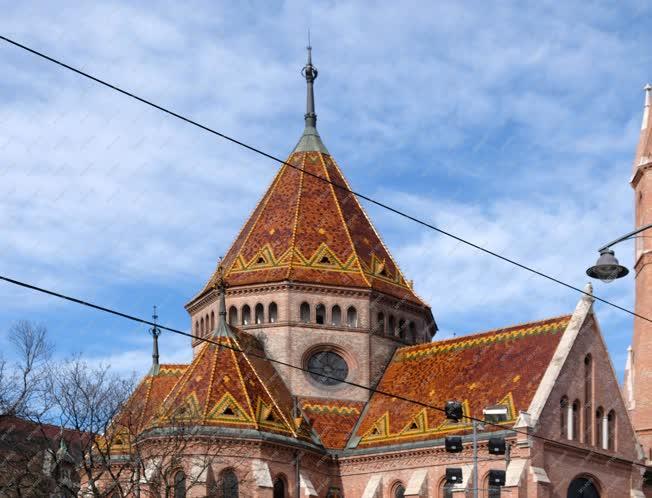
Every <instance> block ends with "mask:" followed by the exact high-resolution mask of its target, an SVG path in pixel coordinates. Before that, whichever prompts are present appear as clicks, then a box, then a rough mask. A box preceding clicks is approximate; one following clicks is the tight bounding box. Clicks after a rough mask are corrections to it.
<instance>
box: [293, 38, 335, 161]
mask: <svg viewBox="0 0 652 498" xmlns="http://www.w3.org/2000/svg"><path fill="white" fill-rule="evenodd" d="M306 48H307V50H308V62H306V65H305V66H303V69H302V70H301V74H302V76H303V77H304V78H305V79H306V85H307V90H306V114H305V116H304V118H305V121H306V127H305V129H304V130H303V135H302V136H301V139H300V140H299V143H298V144H297V146H296V147H295V148H294V152H321V153H323V154H328V150H327V149H326V147H325V146H324V144H323V143H322V141H321V138H320V137H319V133H317V114H316V113H315V92H314V83H315V80H316V79H317V75H318V74H319V71H317V68H316V67H315V66H313V65H312V47H311V46H310V33H309V34H308V46H307V47H306Z"/></svg>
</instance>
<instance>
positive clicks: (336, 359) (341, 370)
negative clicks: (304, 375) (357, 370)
mask: <svg viewBox="0 0 652 498" xmlns="http://www.w3.org/2000/svg"><path fill="white" fill-rule="evenodd" d="M308 370H310V375H311V376H312V378H313V379H315V380H316V381H317V382H319V383H321V384H324V385H326V386H334V385H335V384H339V383H340V382H342V381H343V380H346V376H347V375H348V374H349V366H348V365H347V364H346V361H345V360H344V358H342V357H341V356H340V355H339V354H337V353H334V352H333V351H319V352H318V353H315V354H313V355H312V356H311V357H310V359H309V360H308Z"/></svg>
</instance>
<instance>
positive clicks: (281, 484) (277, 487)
mask: <svg viewBox="0 0 652 498" xmlns="http://www.w3.org/2000/svg"><path fill="white" fill-rule="evenodd" d="M285 489H286V485H285V478H284V477H283V476H276V479H274V492H273V498H286V496H285Z"/></svg>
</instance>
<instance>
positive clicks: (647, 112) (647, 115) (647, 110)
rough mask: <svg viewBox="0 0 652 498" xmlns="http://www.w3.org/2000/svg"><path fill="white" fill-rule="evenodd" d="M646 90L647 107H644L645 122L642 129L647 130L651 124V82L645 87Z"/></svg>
mask: <svg viewBox="0 0 652 498" xmlns="http://www.w3.org/2000/svg"><path fill="white" fill-rule="evenodd" d="M643 90H644V91H645V108H644V109H643V122H642V123H641V130H645V129H646V128H647V127H648V125H649V124H650V122H649V121H650V107H651V106H652V85H650V84H649V83H648V84H647V85H645V86H644V87H643Z"/></svg>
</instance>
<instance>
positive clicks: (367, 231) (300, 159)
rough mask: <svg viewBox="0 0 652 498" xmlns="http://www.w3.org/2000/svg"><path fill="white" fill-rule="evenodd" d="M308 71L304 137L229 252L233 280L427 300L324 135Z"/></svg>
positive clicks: (210, 283) (226, 263) (313, 73)
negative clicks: (385, 239)
mask: <svg viewBox="0 0 652 498" xmlns="http://www.w3.org/2000/svg"><path fill="white" fill-rule="evenodd" d="M304 76H306V81H307V83H308V99H307V101H308V106H307V112H306V115H305V119H306V123H305V129H304V133H303V136H302V137H301V139H300V140H299V143H298V144H297V146H296V148H295V150H294V151H293V152H292V154H290V157H289V158H288V159H287V161H286V164H284V165H283V166H282V167H281V168H280V170H279V171H278V173H277V175H276V177H275V178H274V180H273V181H272V184H271V186H270V187H269V188H268V190H267V192H266V193H265V195H263V197H262V199H261V200H260V202H259V203H258V205H257V206H256V208H255V209H254V211H253V213H252V214H251V216H250V217H249V219H248V220H247V222H246V223H245V224H244V226H243V228H242V230H241V231H240V233H239V234H238V236H237V238H236V240H235V242H234V243H233V245H232V246H231V248H230V249H229V250H228V252H227V253H226V256H225V258H224V261H223V263H222V264H223V265H224V267H225V269H226V275H225V277H226V281H227V283H228V284H229V285H230V286H239V285H249V284H261V283H271V282H280V281H294V282H305V283H311V284H321V285H336V286H345V287H359V288H364V289H374V290H377V291H379V292H383V293H385V294H388V295H391V296H393V297H396V298H398V299H401V300H403V299H405V300H407V301H410V302H413V303H416V304H419V305H423V302H422V301H421V299H419V298H418V297H417V296H416V295H415V293H414V291H413V290H412V288H411V284H409V283H408V282H407V281H406V279H405V278H404V276H403V274H402V273H401V271H400V270H399V268H398V265H397V264H396V262H395V261H394V259H393V258H392V256H391V255H390V254H389V250H388V249H387V247H386V246H385V244H384V243H383V241H382V239H381V238H380V236H379V235H378V232H377V231H376V230H375V228H374V227H373V225H372V223H371V221H370V220H369V217H368V216H367V214H366V213H365V211H364V210H363V208H362V206H361V205H360V203H359V202H358V199H357V198H356V196H355V195H353V194H352V193H351V192H350V190H351V189H350V187H349V184H348V183H347V181H346V179H345V178H344V175H343V174H342V171H341V170H340V168H339V167H338V165H337V164H336V162H335V160H334V159H333V158H332V157H331V155H330V154H329V153H328V151H327V150H326V147H325V146H324V144H323V143H322V141H321V138H320V137H319V134H318V133H317V129H316V121H317V116H316V114H315V112H314V99H313V97H312V95H313V93H312V85H313V82H314V79H315V78H316V77H317V70H316V69H315V68H314V67H313V66H312V63H311V62H310V60H309V62H308V64H307V65H306V67H305V68H304ZM324 180H325V181H324ZM328 182H331V183H328ZM215 279H216V276H215V275H213V276H211V278H210V279H209V280H208V283H207V284H206V286H205V287H204V289H203V290H202V291H201V292H200V294H199V295H198V296H197V297H200V296H202V295H203V294H204V293H206V292H208V291H210V289H212V287H213V285H214V284H215Z"/></svg>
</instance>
